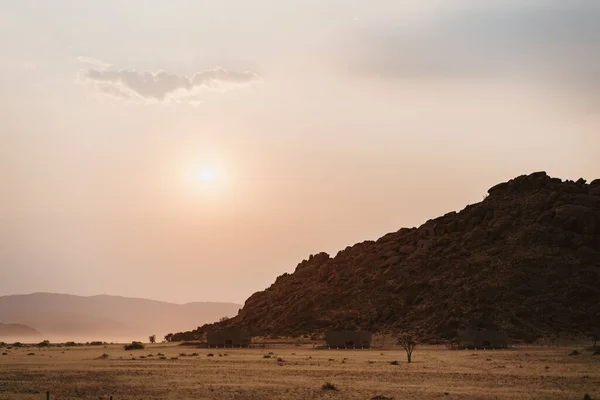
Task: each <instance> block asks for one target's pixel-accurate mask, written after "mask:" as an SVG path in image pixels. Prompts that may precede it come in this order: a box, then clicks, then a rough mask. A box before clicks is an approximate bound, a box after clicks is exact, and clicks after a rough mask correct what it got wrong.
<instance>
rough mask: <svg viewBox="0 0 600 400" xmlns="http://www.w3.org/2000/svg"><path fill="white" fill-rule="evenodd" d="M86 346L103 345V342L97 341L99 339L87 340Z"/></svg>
mask: <svg viewBox="0 0 600 400" xmlns="http://www.w3.org/2000/svg"><path fill="white" fill-rule="evenodd" d="M88 346H104V342H99V341H94V342H89V343H88Z"/></svg>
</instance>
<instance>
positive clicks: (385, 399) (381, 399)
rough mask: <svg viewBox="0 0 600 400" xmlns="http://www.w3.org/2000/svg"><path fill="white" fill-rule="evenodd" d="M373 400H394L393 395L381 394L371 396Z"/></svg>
mask: <svg viewBox="0 0 600 400" xmlns="http://www.w3.org/2000/svg"><path fill="white" fill-rule="evenodd" d="M371 400H393V397H385V396H381V395H377V396H373V397H371Z"/></svg>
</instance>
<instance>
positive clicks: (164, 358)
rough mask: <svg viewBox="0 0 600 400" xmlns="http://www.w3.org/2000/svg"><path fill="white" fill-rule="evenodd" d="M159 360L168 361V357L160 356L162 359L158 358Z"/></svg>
mask: <svg viewBox="0 0 600 400" xmlns="http://www.w3.org/2000/svg"><path fill="white" fill-rule="evenodd" d="M158 359H159V360H166V359H167V357H165V356H160V357H158Z"/></svg>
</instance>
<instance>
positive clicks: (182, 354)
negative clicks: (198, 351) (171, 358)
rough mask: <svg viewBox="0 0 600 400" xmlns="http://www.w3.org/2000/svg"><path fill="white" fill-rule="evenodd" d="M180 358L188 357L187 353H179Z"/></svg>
mask: <svg viewBox="0 0 600 400" xmlns="http://www.w3.org/2000/svg"><path fill="white" fill-rule="evenodd" d="M179 357H187V354H186V353H179Z"/></svg>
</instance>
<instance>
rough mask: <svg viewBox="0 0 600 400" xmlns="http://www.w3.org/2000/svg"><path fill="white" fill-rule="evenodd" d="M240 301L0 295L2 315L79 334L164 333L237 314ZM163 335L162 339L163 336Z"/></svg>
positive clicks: (49, 330) (46, 328) (47, 332)
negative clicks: (186, 302)
mask: <svg viewBox="0 0 600 400" xmlns="http://www.w3.org/2000/svg"><path fill="white" fill-rule="evenodd" d="M240 307H241V306H240V305H239V304H233V303H188V304H183V305H179V304H173V303H165V302H161V301H154V300H147V299H135V298H127V297H120V296H106V295H100V296H90V297H82V296H73V295H66V294H53V293H34V294H28V295H13V296H2V297H0V321H3V322H12V323H22V324H25V325H30V326H34V327H35V328H36V329H37V330H39V331H40V332H42V333H43V334H45V335H54V336H56V335H75V336H77V337H90V338H95V339H98V340H106V339H104V338H113V337H121V338H125V337H132V336H135V337H138V338H139V339H144V338H146V337H147V336H148V335H150V334H158V335H164V334H165V333H167V330H169V329H183V328H187V327H189V326H190V325H191V326H199V325H201V324H204V323H207V322H213V321H217V320H219V318H221V317H223V316H232V315H235V314H237V312H238V310H239V308H240ZM158 339H162V336H159V337H158Z"/></svg>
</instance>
